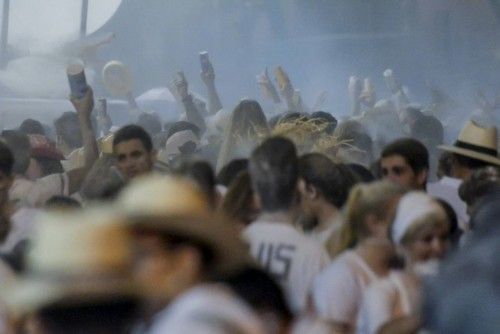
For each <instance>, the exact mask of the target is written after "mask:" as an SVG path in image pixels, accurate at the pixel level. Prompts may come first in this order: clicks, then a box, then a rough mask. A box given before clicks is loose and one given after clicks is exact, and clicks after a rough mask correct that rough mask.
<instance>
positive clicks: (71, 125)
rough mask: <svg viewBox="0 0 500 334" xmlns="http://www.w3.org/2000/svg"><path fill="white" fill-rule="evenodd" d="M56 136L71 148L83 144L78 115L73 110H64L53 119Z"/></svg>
mask: <svg viewBox="0 0 500 334" xmlns="http://www.w3.org/2000/svg"><path fill="white" fill-rule="evenodd" d="M54 127H55V129H56V134H57V136H59V137H61V138H62V140H63V141H64V142H65V143H66V144H67V145H68V146H69V147H71V148H78V147H82V146H83V138H82V132H81V130H80V122H79V120H78V115H77V113H76V112H74V111H66V112H65V113H63V114H62V115H61V116H60V117H59V118H57V119H56V120H55V121H54Z"/></svg>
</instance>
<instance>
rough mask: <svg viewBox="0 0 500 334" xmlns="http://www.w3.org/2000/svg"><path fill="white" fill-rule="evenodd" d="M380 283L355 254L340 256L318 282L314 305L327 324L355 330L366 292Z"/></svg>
mask: <svg viewBox="0 0 500 334" xmlns="http://www.w3.org/2000/svg"><path fill="white" fill-rule="evenodd" d="M377 279H378V277H377V275H376V274H375V273H374V272H373V271H372V270H371V268H370V267H369V266H368V264H366V262H365V261H364V260H363V259H362V258H361V257H360V256H359V255H357V254H356V253H355V252H354V251H353V250H347V251H345V252H343V253H341V254H340V255H339V256H338V257H337V258H335V260H334V261H333V262H332V263H331V264H330V265H329V266H328V267H327V268H326V269H325V270H323V271H322V272H321V273H320V274H319V275H318V276H317V277H316V279H315V281H314V286H313V301H314V306H315V308H316V311H317V312H318V314H319V315H320V316H321V317H322V318H323V319H325V320H330V321H335V322H340V323H345V324H349V325H350V326H352V328H355V326H356V320H357V316H358V311H359V308H360V306H361V302H362V300H363V293H364V291H365V289H366V288H367V287H368V285H370V284H371V283H372V282H374V281H376V280H377Z"/></svg>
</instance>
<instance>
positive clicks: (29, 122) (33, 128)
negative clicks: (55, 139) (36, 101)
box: [19, 118, 45, 136]
mask: <svg viewBox="0 0 500 334" xmlns="http://www.w3.org/2000/svg"><path fill="white" fill-rule="evenodd" d="M19 131H21V132H22V133H24V134H26V135H43V136H45V129H44V127H43V125H42V123H40V121H37V120H36V119H32V118H27V119H25V120H24V121H23V122H22V123H21V125H20V126H19Z"/></svg>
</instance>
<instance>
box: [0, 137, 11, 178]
mask: <svg viewBox="0 0 500 334" xmlns="http://www.w3.org/2000/svg"><path fill="white" fill-rule="evenodd" d="M13 167H14V155H13V154H12V151H11V150H10V149H9V147H8V146H7V145H5V143H3V142H2V141H0V172H2V173H3V174H4V176H10V175H11V174H12V169H13Z"/></svg>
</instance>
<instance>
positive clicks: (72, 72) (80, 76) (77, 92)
mask: <svg viewBox="0 0 500 334" xmlns="http://www.w3.org/2000/svg"><path fill="white" fill-rule="evenodd" d="M66 73H67V75H68V82H69V88H70V90H71V95H72V96H73V97H76V98H77V99H81V98H83V97H84V96H85V94H86V93H87V91H88V89H89V86H88V85H87V79H86V78H85V71H84V67H83V65H82V64H78V63H74V64H70V65H69V66H68V68H67V69H66Z"/></svg>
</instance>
